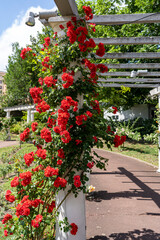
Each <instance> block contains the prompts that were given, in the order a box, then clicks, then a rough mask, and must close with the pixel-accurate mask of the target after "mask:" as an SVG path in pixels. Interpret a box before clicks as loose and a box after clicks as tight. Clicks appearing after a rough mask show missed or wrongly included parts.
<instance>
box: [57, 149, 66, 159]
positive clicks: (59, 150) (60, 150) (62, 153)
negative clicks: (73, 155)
mask: <svg viewBox="0 0 160 240" xmlns="http://www.w3.org/2000/svg"><path fill="white" fill-rule="evenodd" d="M58 157H59V158H62V159H64V158H65V155H64V151H63V149H62V148H60V149H58Z"/></svg>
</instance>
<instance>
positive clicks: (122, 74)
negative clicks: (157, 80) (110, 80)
mask: <svg viewBox="0 0 160 240" xmlns="http://www.w3.org/2000/svg"><path fill="white" fill-rule="evenodd" d="M98 75H99V76H100V77H102V76H103V77H105V76H114V77H116V76H117V77H130V75H131V72H107V73H98ZM140 76H141V77H160V72H146V73H141V74H140Z"/></svg>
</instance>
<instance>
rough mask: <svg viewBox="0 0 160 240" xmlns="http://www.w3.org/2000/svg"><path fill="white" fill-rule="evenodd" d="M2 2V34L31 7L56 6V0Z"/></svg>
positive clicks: (6, 0)
mask: <svg viewBox="0 0 160 240" xmlns="http://www.w3.org/2000/svg"><path fill="white" fill-rule="evenodd" d="M2 2H3V3H1V7H0V22H1V24H0V35H1V34H2V32H3V31H4V30H5V29H7V28H8V27H9V26H11V25H12V23H13V21H14V20H15V19H16V18H17V17H18V16H21V15H22V14H24V13H25V12H26V11H27V9H29V8H30V7H38V6H40V7H41V8H44V9H48V10H50V9H52V8H53V7H54V6H55V3H54V0H3V1H2Z"/></svg>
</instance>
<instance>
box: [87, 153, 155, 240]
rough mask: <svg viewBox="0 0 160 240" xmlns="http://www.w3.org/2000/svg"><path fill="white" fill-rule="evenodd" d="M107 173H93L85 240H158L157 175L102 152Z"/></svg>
mask: <svg viewBox="0 0 160 240" xmlns="http://www.w3.org/2000/svg"><path fill="white" fill-rule="evenodd" d="M97 152H98V153H99V154H100V155H101V156H103V157H107V158H108V159H109V162H108V167H107V171H101V170H99V169H96V168H95V169H93V173H92V174H91V180H90V184H92V185H93V186H95V187H96V189H95V193H94V194H93V196H92V197H90V200H86V221H87V240H108V239H111V240H112V239H114V240H132V239H134V240H135V239H138V240H141V239H145V240H154V239H160V195H159V194H160V173H157V172H156V170H157V168H154V167H152V166H149V165H147V164H145V163H143V162H140V161H137V160H135V159H132V158H129V157H125V156H122V155H117V154H115V153H110V152H107V151H103V150H97Z"/></svg>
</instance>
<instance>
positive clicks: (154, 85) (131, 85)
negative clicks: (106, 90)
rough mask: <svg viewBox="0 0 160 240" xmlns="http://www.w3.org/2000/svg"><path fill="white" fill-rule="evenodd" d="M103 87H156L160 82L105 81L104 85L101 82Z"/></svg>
mask: <svg viewBox="0 0 160 240" xmlns="http://www.w3.org/2000/svg"><path fill="white" fill-rule="evenodd" d="M99 85H100V86H101V87H122V86H124V87H130V88H156V87H159V86H160V84H127V83H124V84H118V83H104V84H103V85H102V84H100V83H99Z"/></svg>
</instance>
